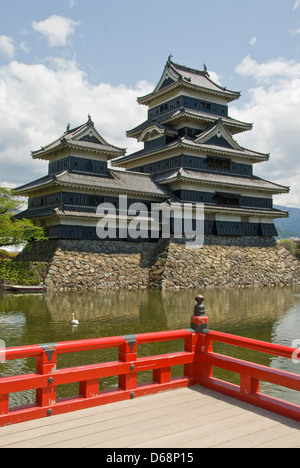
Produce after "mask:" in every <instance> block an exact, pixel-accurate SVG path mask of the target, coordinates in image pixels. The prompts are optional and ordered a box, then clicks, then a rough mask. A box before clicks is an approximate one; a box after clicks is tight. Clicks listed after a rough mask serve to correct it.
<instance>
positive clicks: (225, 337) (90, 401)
mask: <svg viewBox="0 0 300 468" xmlns="http://www.w3.org/2000/svg"><path fill="white" fill-rule="evenodd" d="M196 299H197V302H198V304H197V305H196V307H195V315H194V317H193V318H192V323H191V329H184V330H174V331H166V332H156V333H143V334H139V335H129V336H116V337H111V338H99V339H90V340H82V341H71V342H65V343H50V344H45V345H35V346H23V347H18V348H9V349H6V356H5V358H6V360H7V361H9V360H15V359H24V358H29V357H31V358H32V357H33V358H36V363H37V364H36V372H35V373H31V374H26V375H17V376H10V377H2V378H0V426H5V425H8V424H14V423H18V422H23V421H28V420H31V419H38V418H43V417H50V416H52V415H57V414H61V413H66V412H70V411H75V410H80V409H84V408H89V407H93V406H98V405H103V404H107V403H113V402H116V401H121V400H126V399H132V398H136V397H139V396H143V395H147V394H151V393H157V392H160V391H164V390H170V389H175V388H180V387H186V386H192V385H196V384H200V385H202V386H204V387H208V388H210V389H213V390H216V391H218V392H221V393H223V394H226V395H229V396H231V397H234V398H237V399H239V400H243V401H245V402H247V403H251V404H254V405H256V406H260V407H262V408H265V409H267V410H270V411H273V412H276V413H279V414H281V415H284V416H286V417H289V418H292V419H295V420H297V421H300V406H297V405H294V404H292V403H288V402H284V401H282V400H279V399H276V398H274V397H270V396H267V395H263V394H261V393H260V391H259V382H260V381H265V382H271V383H272V384H275V385H280V386H282V387H287V388H289V389H293V390H296V391H298V392H299V391H300V375H297V374H292V373H288V372H284V371H280V370H276V369H272V368H269V367H266V366H262V365H258V364H254V363H251V362H247V361H243V360H240V359H236V358H233V357H230V356H226V355H222V354H217V353H214V352H213V343H214V342H222V343H227V344H230V345H233V346H236V347H241V348H248V349H252V350H255V351H259V352H262V353H268V354H272V355H276V356H284V357H286V358H291V359H292V358H295V353H297V352H298V351H299V350H296V349H294V348H287V347H284V346H280V345H275V344H271V343H265V342H261V341H257V340H252V339H248V338H243V337H239V336H235V335H229V334H226V333H218V332H215V331H209V330H208V328H207V317H206V316H205V312H204V307H203V305H202V301H203V298H200V297H199V296H198V297H197V298H196ZM175 340H176V341H177V340H183V341H184V350H183V351H179V352H175V353H166V354H162V355H155V356H146V357H138V347H139V345H141V344H146V343H157V342H164V341H175ZM107 348H118V360H117V361H113V362H105V363H99V364H92V365H85V366H80V367H72V368H67V369H65V368H64V369H57V357H58V355H61V354H66V353H75V352H82V351H90V350H100V349H107ZM297 355H298V354H297ZM178 365H183V366H184V367H183V368H184V371H183V373H184V375H183V376H182V377H173V378H172V377H171V368H172V367H173V366H178ZM214 367H217V368H221V369H226V370H229V371H232V372H235V373H237V374H239V375H240V385H233V384H232V383H229V382H225V381H223V380H219V379H216V378H214V377H213V368H214ZM147 370H151V371H152V372H153V374H152V375H153V378H152V381H151V382H149V383H147V384H144V383H142V384H138V382H137V374H138V373H139V372H142V371H147ZM110 376H118V381H119V386H118V388H114V389H111V390H104V391H99V381H100V379H102V378H106V377H110ZM75 382H78V383H79V395H77V396H72V397H68V398H63V399H58V398H57V396H56V388H57V386H59V385H64V384H69V383H75ZM27 390H35V392H36V401H35V403H33V404H30V405H27V406H22V407H17V408H10V407H9V395H10V394H11V393H16V392H23V391H27Z"/></svg>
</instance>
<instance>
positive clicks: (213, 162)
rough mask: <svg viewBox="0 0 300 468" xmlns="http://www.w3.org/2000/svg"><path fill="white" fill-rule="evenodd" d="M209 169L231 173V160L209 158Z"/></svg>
mask: <svg viewBox="0 0 300 468" xmlns="http://www.w3.org/2000/svg"><path fill="white" fill-rule="evenodd" d="M207 164H208V167H210V168H212V169H224V170H227V171H229V170H230V160H229V159H221V158H211V157H208V158H207Z"/></svg>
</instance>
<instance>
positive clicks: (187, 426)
mask: <svg viewBox="0 0 300 468" xmlns="http://www.w3.org/2000/svg"><path fill="white" fill-rule="evenodd" d="M299 430H300V423H298V422H295V421H292V420H290V419H287V418H284V417H281V416H277V415H275V414H273V413H270V412H268V411H265V410H262V409H259V408H255V407H253V406H251V405H248V404H246V403H242V402H239V401H237V400H234V399H232V398H230V397H226V396H223V395H221V394H218V393H215V392H213V391H210V390H207V389H204V388H202V387H200V386H196V387H191V388H183V389H179V390H173V391H169V392H164V393H159V394H156V395H150V396H146V397H140V398H137V399H135V400H130V401H123V402H120V403H113V404H110V405H105V406H99V407H96V408H90V409H86V410H82V411H76V412H73V413H67V414H63V415H58V416H53V417H50V418H47V419H39V420H35V421H29V422H25V423H20V424H16V425H12V426H7V427H4V428H0V448H71V447H73V448H100V447H103V448H112V449H116V448H210V447H216V448H222V447H230V448H235V447H236V448H237V447H241V448H253V447H261V448H263V447H265V448H269V447H274V448H296V447H300V431H299Z"/></svg>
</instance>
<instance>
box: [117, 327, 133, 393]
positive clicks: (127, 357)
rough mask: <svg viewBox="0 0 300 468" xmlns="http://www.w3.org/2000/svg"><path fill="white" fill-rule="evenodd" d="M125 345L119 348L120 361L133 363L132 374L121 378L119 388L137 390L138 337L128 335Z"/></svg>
mask: <svg viewBox="0 0 300 468" xmlns="http://www.w3.org/2000/svg"><path fill="white" fill-rule="evenodd" d="M123 338H124V339H125V343H124V344H122V345H121V346H120V347H119V361H123V362H132V365H131V367H130V374H122V375H120V376H119V387H120V388H122V389H123V390H135V389H136V387H137V372H135V364H133V363H135V362H136V360H137V341H136V335H126V336H124V337H123Z"/></svg>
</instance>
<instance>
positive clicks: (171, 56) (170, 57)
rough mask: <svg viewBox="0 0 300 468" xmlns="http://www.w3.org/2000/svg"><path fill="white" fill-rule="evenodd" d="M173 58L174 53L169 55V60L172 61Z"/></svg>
mask: <svg viewBox="0 0 300 468" xmlns="http://www.w3.org/2000/svg"><path fill="white" fill-rule="evenodd" d="M172 58H173V55H172V53H170V55H169V57H168V62H171V61H172Z"/></svg>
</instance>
